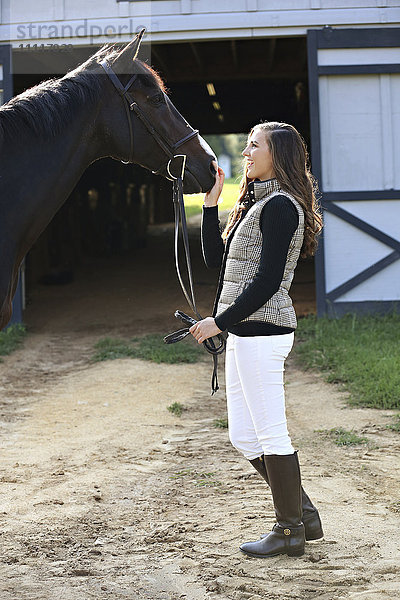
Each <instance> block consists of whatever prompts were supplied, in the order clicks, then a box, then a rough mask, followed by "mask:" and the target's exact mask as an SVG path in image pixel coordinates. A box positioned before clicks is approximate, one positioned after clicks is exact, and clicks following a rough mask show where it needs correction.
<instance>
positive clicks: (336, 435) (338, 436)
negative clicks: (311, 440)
mask: <svg viewBox="0 0 400 600" xmlns="http://www.w3.org/2000/svg"><path fill="white" fill-rule="evenodd" d="M317 431H318V433H322V434H324V435H326V436H328V437H330V438H331V439H332V441H333V443H334V444H336V446H358V445H360V444H367V443H368V439H367V438H366V437H361V436H359V435H357V434H356V433H354V431H353V429H351V430H350V431H347V430H346V429H343V427H333V428H332V429H318V430H317Z"/></svg>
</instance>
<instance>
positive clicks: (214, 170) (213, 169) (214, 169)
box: [210, 158, 217, 175]
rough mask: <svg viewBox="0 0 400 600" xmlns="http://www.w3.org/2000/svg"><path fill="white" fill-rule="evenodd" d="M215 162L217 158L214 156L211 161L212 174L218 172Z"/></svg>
mask: <svg viewBox="0 0 400 600" xmlns="http://www.w3.org/2000/svg"><path fill="white" fill-rule="evenodd" d="M215 164H216V160H215V158H213V159H212V161H211V162H210V171H211V173H212V175H216V174H217V169H216V168H215Z"/></svg>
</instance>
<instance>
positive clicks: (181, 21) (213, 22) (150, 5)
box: [0, 0, 400, 47]
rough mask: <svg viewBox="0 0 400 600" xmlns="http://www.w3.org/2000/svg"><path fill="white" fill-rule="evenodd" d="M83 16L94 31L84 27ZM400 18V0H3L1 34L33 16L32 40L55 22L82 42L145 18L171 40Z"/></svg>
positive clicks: (294, 31)
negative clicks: (28, 0) (86, 30)
mask: <svg viewBox="0 0 400 600" xmlns="http://www.w3.org/2000/svg"><path fill="white" fill-rule="evenodd" d="M84 20H87V27H88V30H89V34H88V35H82V33H83V31H84V29H83V27H82V24H83V21H84ZM398 22H400V7H399V2H398V0H380V1H379V2H377V1H376V0H347V1H346V0H219V1H218V2H215V0H164V1H161V0H155V1H153V2H149V1H147V2H117V1H116V0H36V2H33V3H27V2H26V0H12V2H11V3H10V2H9V0H7V1H6V0H0V39H3V40H9V41H10V42H11V43H12V45H13V46H14V47H18V44H20V43H21V41H23V40H22V37H21V32H23V31H24V32H25V34H27V27H28V25H29V24H30V23H32V25H33V26H34V27H32V29H31V31H32V34H33V35H32V36H29V40H30V41H31V43H35V41H36V42H40V40H42V41H43V40H46V39H48V37H49V33H48V32H49V31H50V28H51V27H53V28H54V27H58V28H59V36H58V37H57V36H54V35H52V36H51V37H52V39H53V41H54V42H55V41H58V42H62V41H63V40H64V41H65V38H67V37H68V42H69V43H72V44H79V45H82V44H92V43H97V44H99V43H104V42H107V41H114V42H115V41H127V40H128V39H130V38H131V37H132V34H133V33H134V32H135V31H136V28H140V27H142V26H145V27H146V28H147V40H148V41H153V42H165V41H173V40H177V41H179V40H182V41H187V40H205V39H229V38H237V39H238V38H248V37H256V36H261V37H263V36H292V35H306V32H307V29H309V28H310V27H323V26H324V25H326V24H329V25H330V26H332V27H349V26H352V27H354V26H356V27H373V26H377V25H379V26H381V25H382V24H390V23H398ZM354 24H356V25H354ZM62 25H64V26H68V27H69V28H71V29H72V32H73V33H72V36H71V37H70V36H69V35H66V36H65V38H63V37H62V33H60V32H61V26H62ZM40 27H41V29H39V28H40ZM52 31H53V32H54V31H55V30H54V29H53V30H52ZM65 31H69V30H67V29H65ZM90 32H92V33H93V35H90ZM113 32H116V34H114V33H113ZM119 32H120V33H119ZM107 33H108V35H107ZM24 39H25V41H26V40H27V39H28V36H27V35H25V38H24Z"/></svg>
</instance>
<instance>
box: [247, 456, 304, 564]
mask: <svg viewBox="0 0 400 600" xmlns="http://www.w3.org/2000/svg"><path fill="white" fill-rule="evenodd" d="M264 462H265V467H266V471H267V475H268V480H269V485H270V487H271V492H272V498H273V501H274V508H275V514H276V520H277V522H276V524H275V525H274V527H273V528H272V531H271V532H270V533H269V534H268V535H267V536H266V537H264V538H262V539H260V540H258V541H256V542H247V543H245V544H242V545H241V546H240V550H241V551H242V552H244V553H245V554H247V555H248V556H254V557H256V558H267V557H269V556H277V555H278V554H287V555H288V556H302V555H303V554H304V545H305V535H304V525H303V523H302V521H301V515H302V507H301V481H300V468H299V463H298V460H297V455H296V453H294V454H286V455H278V454H272V455H267V456H264Z"/></svg>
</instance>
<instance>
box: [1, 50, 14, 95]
mask: <svg viewBox="0 0 400 600" xmlns="http://www.w3.org/2000/svg"><path fill="white" fill-rule="evenodd" d="M11 52H12V46H11V44H2V45H0V63H1V64H2V65H3V80H2V81H3V83H2V89H3V90H4V102H8V101H9V100H11V98H12V97H13V85H12V67H11V56H12V54H11Z"/></svg>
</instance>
